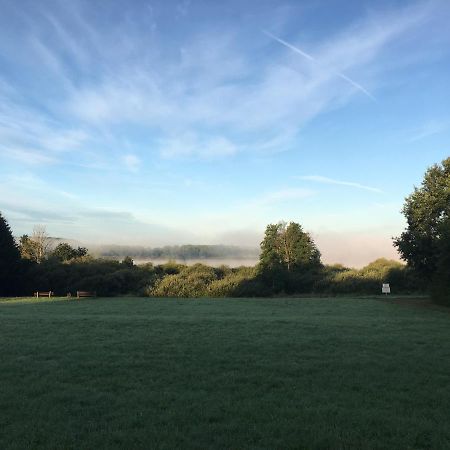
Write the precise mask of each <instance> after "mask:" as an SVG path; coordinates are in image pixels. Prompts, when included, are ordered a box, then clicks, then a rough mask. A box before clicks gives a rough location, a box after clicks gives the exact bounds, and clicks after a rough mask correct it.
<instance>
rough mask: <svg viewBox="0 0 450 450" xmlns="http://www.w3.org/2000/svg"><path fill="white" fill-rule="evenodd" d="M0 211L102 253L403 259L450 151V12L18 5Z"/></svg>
mask: <svg viewBox="0 0 450 450" xmlns="http://www.w3.org/2000/svg"><path fill="white" fill-rule="evenodd" d="M0 4H1V11H2V14H1V15H0V211H1V212H2V214H3V215H4V216H5V217H6V218H7V220H8V221H9V223H10V225H11V227H12V229H13V232H14V234H15V235H21V234H24V233H27V234H30V233H31V231H32V228H33V226H34V225H36V224H41V225H44V226H45V227H46V228H47V231H48V233H49V234H50V235H51V236H58V237H63V238H67V239H74V240H78V241H79V242H82V243H85V244H94V243H95V244H99V243H102V244H105V243H106V244H107V243H120V244H140V245H146V246H159V245H165V244H183V243H192V244H218V243H220V244H235V245H248V246H257V245H259V242H260V241H261V239H262V237H263V233H264V229H265V227H266V225H267V224H269V223H275V222H279V221H281V220H284V221H287V222H289V221H296V222H299V223H300V224H302V226H303V228H304V229H305V230H306V231H308V232H310V233H311V235H312V236H313V237H314V239H315V241H316V243H317V244H318V246H319V248H320V250H321V252H322V255H323V259H324V261H325V262H328V263H335V262H341V263H345V264H348V265H352V266H361V265H363V264H366V263H368V262H369V261H371V260H373V259H375V258H378V257H388V258H397V257H398V256H397V254H396V251H395V249H394V248H393V246H392V239H391V238H392V236H396V235H398V234H399V233H400V232H401V231H402V229H403V228H404V226H405V222H404V218H403V216H402V215H401V208H402V205H403V202H404V198H405V196H407V195H408V194H409V193H411V192H412V190H413V188H414V186H417V185H419V184H420V182H421V179H422V177H423V174H424V172H425V170H426V168H427V167H429V166H430V165H432V164H434V163H438V162H440V161H441V160H442V159H444V158H445V157H447V156H449V155H450V108H449V105H450V28H449V27H448V23H450V2H448V1H447V0H429V1H407V0H402V1H395V0H389V1H387V0H384V1H383V0H377V1H367V0H366V1H363V0H358V1H349V0H339V1H337V0H323V1H319V0H309V1H308V0H305V1H301V2H299V1H280V0H258V1H256V0H255V1H251V0H249V1H242V0H241V1H233V0H232V1H227V2H213V1H200V0H191V1H189V0H181V1H167V0H166V1H144V0H141V1H139V0H136V1H133V2H127V1H121V0H115V1H112V0H104V1H97V2H93V1H87V0H86V1H82V0H73V1H70V2H67V1H62V0H61V1H56V0H55V1H49V0H42V1H39V2H35V1H29V0H21V1H17V0H0Z"/></svg>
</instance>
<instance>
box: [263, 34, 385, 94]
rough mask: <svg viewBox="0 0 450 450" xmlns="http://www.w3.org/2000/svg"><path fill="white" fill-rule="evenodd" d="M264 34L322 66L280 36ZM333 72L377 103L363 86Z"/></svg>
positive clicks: (339, 73) (333, 71)
mask: <svg viewBox="0 0 450 450" xmlns="http://www.w3.org/2000/svg"><path fill="white" fill-rule="evenodd" d="M262 32H263V33H264V34H265V35H267V36H269V37H270V38H271V39H273V40H274V41H277V42H279V43H280V44H281V45H284V46H285V47H287V48H289V49H290V50H292V51H293V52H295V53H298V54H299V55H301V56H303V57H304V58H306V59H309V60H310V61H314V62H315V63H316V64H318V65H320V62H319V61H318V60H317V59H316V58H314V57H313V56H311V55H310V54H308V53H306V52H304V51H303V50H300V49H299V48H298V47H295V46H294V45H292V44H289V42H286V41H285V40H283V39H281V38H279V37H278V36H275V35H274V34H272V33H269V32H268V31H266V30H262ZM331 72H332V73H334V74H335V75H336V76H338V77H339V78H342V79H343V80H345V81H347V83H350V84H351V85H352V86H353V87H355V88H356V89H358V90H359V91H361V92H362V93H363V94H365V95H367V97H369V98H370V99H371V100H373V101H376V98H375V97H374V96H373V95H372V94H371V93H370V92H369V91H368V90H367V89H365V88H364V87H363V86H361V85H360V84H359V83H357V82H356V81H354V80H352V79H351V78H349V77H348V76H347V75H344V74H343V73H341V72H336V71H335V70H332V69H331Z"/></svg>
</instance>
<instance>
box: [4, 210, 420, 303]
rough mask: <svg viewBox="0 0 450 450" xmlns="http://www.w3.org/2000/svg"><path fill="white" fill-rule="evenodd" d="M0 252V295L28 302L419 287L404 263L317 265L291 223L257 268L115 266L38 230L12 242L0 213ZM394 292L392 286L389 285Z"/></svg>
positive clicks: (268, 242)
mask: <svg viewBox="0 0 450 450" xmlns="http://www.w3.org/2000/svg"><path fill="white" fill-rule="evenodd" d="M0 241H2V242H3V244H4V245H3V246H2V248H3V249H9V252H8V254H7V253H6V252H3V254H2V258H3V259H2V261H3V266H2V270H3V272H1V273H2V278H1V284H0V288H1V289H0V295H21V296H22V295H23V296H28V295H31V294H32V293H33V292H35V291H37V290H40V291H48V290H51V291H53V292H54V293H55V295H59V296H65V295H66V294H68V293H71V294H75V293H76V291H78V290H87V291H96V292H97V294H98V295H99V296H114V295H137V296H151V297H205V296H207V297H263V296H273V295H294V294H307V293H313V294H318V295H321V294H324V295H325V294H326V295H330V294H331V295H334V294H368V295H373V294H377V293H379V292H380V286H381V283H383V282H390V283H392V285H393V288H394V289H395V292H396V293H411V292H415V291H417V290H418V289H420V286H419V285H418V284H417V281H416V280H417V279H416V277H414V274H413V273H412V271H411V270H410V269H409V268H407V267H406V266H405V265H403V264H401V263H398V262H395V261H387V260H385V259H380V260H377V261H375V262H374V263H372V264H369V265H368V266H367V267H365V268H363V269H360V270H356V269H349V268H346V267H343V266H340V265H334V266H327V265H323V264H322V263H321V260H320V252H319V250H318V248H317V247H316V245H315V243H314V241H313V240H312V238H311V236H310V235H309V234H308V233H306V232H304V231H303V229H302V227H301V226H300V225H299V224H297V223H290V224H286V223H278V224H271V225H268V227H267V229H266V234H265V237H264V240H263V242H262V243H261V255H260V261H259V263H258V264H257V265H256V266H254V267H237V268H230V267H227V266H221V267H217V268H216V267H210V266H207V265H204V264H195V265H192V266H187V265H185V264H179V263H175V262H168V263H166V264H159V265H154V264H152V263H147V264H141V265H136V264H134V261H133V259H132V258H130V257H129V256H127V257H125V258H124V259H123V260H122V261H121V262H119V261H115V260H108V259H102V258H94V257H92V256H90V255H89V254H88V252H87V249H85V248H83V247H78V248H73V247H71V246H70V245H69V244H68V243H60V244H58V245H57V246H56V247H55V248H53V246H52V245H51V244H50V242H51V239H50V238H49V237H48V236H47V234H46V232H45V228H43V227H35V228H34V230H33V233H32V235H31V236H27V235H24V236H22V237H21V238H20V239H19V245H17V244H16V243H15V242H14V239H13V238H12V234H11V230H10V229H9V226H8V224H7V222H6V220H5V219H4V218H3V217H2V216H1V215H0ZM394 286H395V287H394Z"/></svg>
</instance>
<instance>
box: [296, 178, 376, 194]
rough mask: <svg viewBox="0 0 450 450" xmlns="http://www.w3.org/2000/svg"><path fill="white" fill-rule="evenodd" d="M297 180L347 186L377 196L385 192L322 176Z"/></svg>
mask: <svg viewBox="0 0 450 450" xmlns="http://www.w3.org/2000/svg"><path fill="white" fill-rule="evenodd" d="M296 178H298V179H300V180H305V181H314V182H316V183H322V184H334V185H338V186H347V187H352V188H355V189H362V190H364V191H370V192H376V193H377V194H382V193H383V191H382V190H381V189H379V188H376V187H371V186H366V185H364V184H360V183H354V182H352V181H341V180H335V179H333V178H328V177H323V176H320V175H305V176H299V177H296Z"/></svg>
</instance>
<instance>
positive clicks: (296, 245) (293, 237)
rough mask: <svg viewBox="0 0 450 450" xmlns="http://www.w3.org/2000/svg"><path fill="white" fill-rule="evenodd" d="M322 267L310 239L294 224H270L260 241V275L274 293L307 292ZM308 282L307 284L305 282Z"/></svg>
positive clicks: (318, 253) (318, 254) (299, 226)
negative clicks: (315, 273)
mask: <svg viewBox="0 0 450 450" xmlns="http://www.w3.org/2000/svg"><path fill="white" fill-rule="evenodd" d="M320 266H321V262H320V252H319V250H318V248H317V247H316V245H315V243H314V241H313V239H312V237H311V236H310V235H309V234H308V233H306V232H305V231H303V229H302V227H301V225H299V224H298V223H295V222H291V223H289V225H287V224H286V223H285V222H280V223H278V224H270V225H268V226H267V228H266V232H265V236H264V239H263V241H262V242H261V255H260V262H259V271H260V276H261V279H262V280H263V282H264V283H265V284H266V285H267V286H269V287H270V288H271V289H272V291H273V292H280V291H285V292H293V291H299V290H300V291H304V290H307V288H308V286H307V284H309V285H311V284H312V278H313V277H314V275H313V274H314V272H315V271H317V269H319V268H320ZM307 279H310V282H309V283H306V284H305V281H306V280H307Z"/></svg>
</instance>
